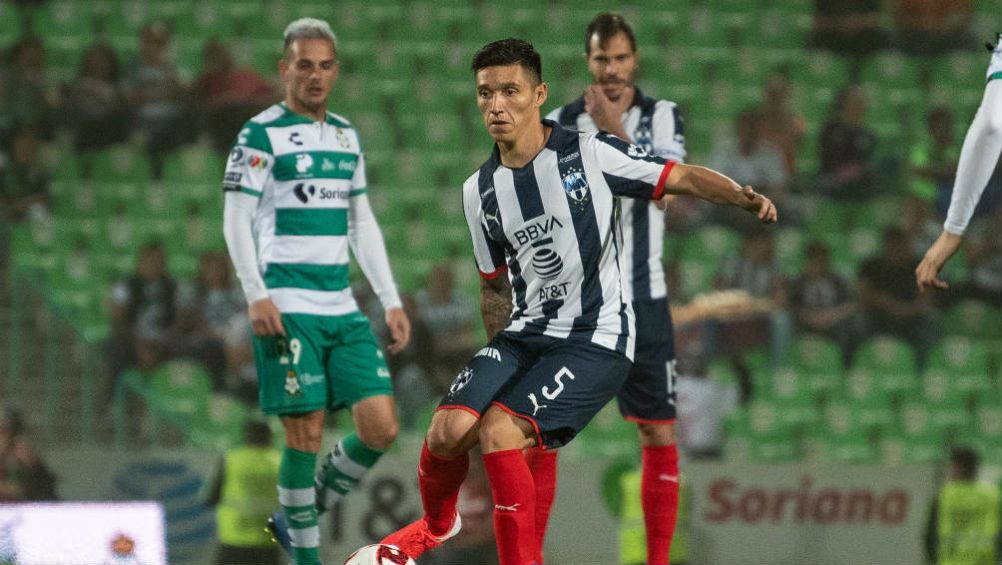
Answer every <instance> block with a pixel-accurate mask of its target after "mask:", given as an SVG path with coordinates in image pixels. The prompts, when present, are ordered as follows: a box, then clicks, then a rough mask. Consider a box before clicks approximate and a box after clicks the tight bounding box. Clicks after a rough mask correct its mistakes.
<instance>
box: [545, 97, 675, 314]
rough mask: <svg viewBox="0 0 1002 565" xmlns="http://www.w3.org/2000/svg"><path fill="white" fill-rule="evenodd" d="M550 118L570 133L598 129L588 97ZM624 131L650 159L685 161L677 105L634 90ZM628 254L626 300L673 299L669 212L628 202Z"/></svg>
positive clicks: (623, 223)
mask: <svg viewBox="0 0 1002 565" xmlns="http://www.w3.org/2000/svg"><path fill="white" fill-rule="evenodd" d="M547 118H549V119H551V120H554V121H556V122H559V123H560V124H561V125H562V126H564V127H567V128H573V129H577V130H578V131H584V132H594V131H597V129H598V128H596V126H595V122H593V121H592V119H591V116H589V115H588V113H587V112H585V105H584V98H583V97H582V98H578V99H577V100H575V101H573V102H571V103H570V104H568V105H566V106H561V107H560V108H557V109H556V110H554V111H552V112H550V113H549V114H548V115H547ZM622 123H623V129H624V130H626V133H627V134H629V135H630V137H631V138H632V139H633V142H634V143H636V144H637V145H639V146H640V147H641V148H643V149H644V150H645V151H647V152H648V153H650V154H651V155H655V156H657V157H662V158H664V159H668V160H671V161H678V162H680V163H681V162H684V160H685V131H684V128H683V124H682V116H681V114H680V113H679V110H678V106H676V105H675V103H674V102H669V101H667V100H655V99H654V98H651V97H649V96H645V95H644V94H643V93H642V92H641V91H640V89H639V88H636V89H634V96H633V104H632V105H631V106H630V109H629V110H627V111H626V112H624V113H623V119H622ZM619 224H620V227H621V229H622V231H623V249H622V256H621V258H620V260H621V265H622V268H623V296H625V297H626V300H631V301H632V300H655V299H658V298H664V297H665V296H667V294H668V290H667V286H666V285H665V275H664V269H663V267H662V266H661V253H662V251H663V248H664V237H665V225H664V212H663V211H661V210H659V209H658V208H657V206H655V205H654V204H653V203H649V202H643V201H640V200H636V201H633V202H624V203H623V213H622V214H621V215H620V221H619Z"/></svg>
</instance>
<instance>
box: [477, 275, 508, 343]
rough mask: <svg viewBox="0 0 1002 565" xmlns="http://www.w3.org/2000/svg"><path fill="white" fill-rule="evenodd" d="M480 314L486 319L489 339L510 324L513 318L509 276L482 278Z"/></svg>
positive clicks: (485, 324)
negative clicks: (509, 321) (510, 319)
mask: <svg viewBox="0 0 1002 565" xmlns="http://www.w3.org/2000/svg"><path fill="white" fill-rule="evenodd" d="M480 315H481V316H482V317H483V319H484V329H485V330H487V340H488V341H490V340H492V339H494V336H495V335H497V334H498V332H500V331H501V330H503V329H504V327H505V326H506V325H508V319H509V318H511V283H510V282H508V277H505V276H500V277H495V278H493V279H480Z"/></svg>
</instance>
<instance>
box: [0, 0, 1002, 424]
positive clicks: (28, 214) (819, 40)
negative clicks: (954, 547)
mask: <svg viewBox="0 0 1002 565" xmlns="http://www.w3.org/2000/svg"><path fill="white" fill-rule="evenodd" d="M815 4H816V8H815V20H814V33H813V35H812V38H811V41H810V44H811V46H812V47H815V48H819V49H827V50H831V51H833V52H835V53H836V54H837V55H838V56H839V57H845V58H846V59H847V60H849V61H852V64H853V68H854V69H856V70H855V71H854V73H855V74H852V75H851V76H853V77H855V78H858V76H857V75H858V69H859V68H860V67H861V65H862V64H864V62H865V61H866V60H867V58H868V57H872V56H873V55H874V53H878V52H879V51H881V50H886V49H901V50H904V51H905V52H906V53H909V54H917V55H922V56H930V55H936V54H941V53H944V52H946V51H949V50H951V49H957V48H969V47H970V45H971V44H972V42H973V40H972V39H971V37H970V35H971V34H970V28H969V26H970V21H971V17H972V11H971V6H970V2H967V1H963V0H951V1H949V2H946V1H930V0H896V1H895V2H893V3H892V4H893V12H892V18H891V20H892V21H893V22H894V25H895V28H894V29H893V30H889V29H887V28H886V27H885V24H884V22H886V21H887V20H888V18H886V17H884V15H882V13H881V12H880V2H878V1H877V0H872V1H871V0H856V1H852V2H849V1H846V2H825V1H818V2H816V3H815ZM136 41H137V48H136V50H135V56H134V57H129V58H124V57H122V56H121V55H120V54H119V53H118V52H117V51H116V49H115V48H113V47H112V45H111V44H110V43H108V42H105V41H104V40H102V39H100V38H98V39H95V40H94V41H93V43H91V44H89V45H88V46H87V47H86V48H85V49H84V50H83V52H82V53H81V54H80V57H79V64H78V68H77V71H76V73H75V76H73V77H72V78H71V79H69V80H67V81H61V82H56V81H53V80H52V79H51V76H52V75H51V73H50V72H49V69H48V67H47V62H46V57H47V54H46V44H45V40H44V39H43V38H42V36H40V35H36V34H32V33H31V30H30V26H28V27H27V28H26V32H25V34H24V35H23V36H22V37H21V38H20V39H18V40H17V41H16V42H15V43H13V44H12V45H10V46H8V47H7V48H6V49H4V50H3V52H2V58H0V211H2V216H3V218H2V221H3V222H6V223H8V224H16V223H21V222H25V221H29V220H30V219H31V218H33V217H39V216H45V215H46V214H47V212H46V209H47V207H48V206H49V204H50V203H49V200H50V198H51V197H50V195H49V190H48V182H49V181H48V178H49V171H48V168H47V166H46V161H45V159H43V154H44V150H45V147H46V144H50V143H52V142H53V141H54V140H55V139H56V138H57V137H59V136H68V137H69V139H70V140H71V146H72V148H73V150H74V151H76V152H77V153H78V154H80V155H87V154H94V153H97V152H100V151H103V150H106V149H107V148H109V147H112V146H115V145H117V144H122V143H128V144H131V145H134V146H139V147H143V148H144V151H145V152H146V153H147V154H148V157H149V161H150V164H151V171H150V174H151V176H152V178H153V179H156V178H159V177H160V176H161V175H162V174H163V163H164V160H165V158H167V157H168V156H169V155H170V154H172V153H173V152H175V151H177V150H178V149H179V148H181V147H183V146H185V145H186V144H189V143H191V142H193V141H195V140H196V139H199V138H201V139H203V140H204V139H208V140H209V142H210V144H211V146H212V147H213V148H214V149H215V150H216V151H218V152H219V153H220V154H224V153H225V152H226V151H227V149H228V148H229V144H230V143H231V141H232V139H233V136H234V134H235V133H236V131H237V130H238V129H239V127H240V125H241V124H242V123H243V122H244V121H245V120H246V119H247V118H249V117H250V116H252V115H253V114H255V113H256V112H257V111H258V110H260V109H262V108H264V107H266V106H267V105H269V104H271V103H273V102H275V101H276V100H277V99H278V98H279V92H280V90H279V88H278V85H277V83H276V78H277V77H273V76H267V77H265V76H260V75H259V74H257V73H256V72H255V71H253V70H250V69H246V68H241V67H239V66H238V65H237V64H236V63H235V62H234V58H233V56H232V55H231V52H230V46H229V45H228V44H227V43H226V42H225V41H221V40H217V39H209V40H207V41H205V43H204V47H203V51H202V67H201V70H200V72H199V73H198V74H197V76H195V77H190V78H189V77H184V76H182V73H181V72H180V71H179V70H178V68H177V66H176V65H175V63H174V62H173V59H172V57H171V54H172V53H173V41H174V38H173V34H172V30H171V27H170V26H169V25H168V24H166V23H162V22H151V23H148V24H146V25H144V26H143V27H142V28H141V31H140V32H139V35H138V37H137V38H136ZM643 47H644V46H641V48H643ZM581 72H584V71H583V67H582V71H581ZM794 75H795V73H794V72H793V69H791V67H790V65H779V66H777V67H776V68H775V70H774V72H772V73H770V74H769V75H768V76H767V78H766V79H765V81H764V83H763V84H762V85H761V93H760V97H759V100H760V101H759V102H758V103H757V104H752V105H749V106H748V107H747V108H745V109H743V110H741V111H740V112H738V113H737V115H735V116H733V119H734V123H733V130H732V132H730V134H729V135H722V136H720V138H719V139H715V140H714V144H713V148H712V151H710V152H709V154H708V155H705V156H700V155H696V158H697V159H698V158H703V159H705V161H706V163H705V164H706V165H708V166H711V167H713V168H715V169H717V170H720V171H722V172H724V173H726V174H728V175H729V176H731V177H732V178H734V179H735V180H736V181H738V182H739V183H741V184H749V185H752V186H754V187H756V188H757V189H758V190H761V191H762V192H764V193H765V194H768V195H769V196H770V197H772V198H773V199H774V200H775V201H776V202H777V205H778V207H779V210H780V217H781V224H780V226H781V230H787V231H786V232H783V231H777V230H769V231H762V230H759V229H756V228H755V227H754V226H753V225H752V223H751V222H749V221H747V220H746V219H745V218H743V217H738V216H734V215H730V214H725V213H722V212H720V211H717V210H711V209H709V208H701V207H698V206H694V205H692V204H691V203H689V202H686V201H684V200H677V201H676V202H674V203H673V204H672V206H671V208H670V211H669V214H668V216H667V220H666V221H667V226H668V230H669V235H668V237H669V241H668V243H667V249H668V251H667V256H666V258H665V259H666V268H667V270H668V274H669V280H670V289H671V290H670V297H671V298H672V300H673V303H674V304H676V305H678V304H681V303H683V302H685V301H688V300H689V299H691V298H692V297H693V296H695V295H696V294H699V293H704V292H707V291H710V290H727V289H739V290H742V291H745V292H747V293H748V295H750V296H752V297H754V298H760V299H767V300H769V301H770V303H771V305H772V307H771V309H770V311H769V312H768V313H767V314H763V315H760V316H759V317H758V318H757V319H752V320H750V321H749V320H745V321H743V322H742V323H743V324H744V325H739V326H736V327H729V326H728V324H726V323H724V324H717V325H716V326H715V327H705V326H704V327H701V328H700V333H701V336H700V338H699V339H700V340H701V344H702V347H701V348H700V349H699V353H696V354H694V355H696V356H699V357H700V359H699V360H698V362H697V363H696V365H697V366H702V367H704V368H705V367H706V366H708V365H709V364H710V363H711V362H712V360H713V359H712V358H713V357H724V358H728V359H733V360H734V361H735V363H737V364H738V366H741V365H742V356H743V355H744V354H745V353H746V352H747V351H750V350H754V349H756V348H765V349H766V350H767V351H768V356H769V362H770V363H771V365H772V366H778V365H780V364H782V363H783V362H784V359H785V357H786V355H787V354H788V351H789V348H790V346H791V343H793V342H794V341H795V340H796V338H797V337H798V336H802V335H807V334H813V335H819V336H823V337H825V338H826V339H830V340H832V341H833V342H835V343H836V344H837V345H838V347H839V348H840V350H841V352H842V358H843V362H844V364H845V366H846V367H849V366H851V364H852V361H853V354H854V352H855V351H856V350H857V349H858V348H859V347H860V345H861V344H863V343H865V342H866V341H867V340H868V339H869V338H870V337H871V336H873V335H877V334H882V335H886V334H889V335H893V336H896V337H899V338H900V339H902V340H905V341H906V342H907V343H909V344H911V345H912V346H913V347H914V351H915V353H916V355H917V356H918V360H919V363H920V365H921V363H922V360H923V357H924V355H925V354H926V353H927V352H929V351H930V349H931V348H932V346H933V344H934V343H935V342H936V340H937V339H938V338H939V335H938V332H939V328H940V325H939V324H938V323H937V321H938V320H939V318H940V317H941V315H942V313H943V311H944V309H945V308H949V307H951V306H953V305H954V304H956V303H958V302H959V301H962V300H968V299H971V300H979V301H982V302H983V303H985V304H987V305H990V306H991V307H994V308H1000V307H1002V207H1000V206H999V205H998V202H999V199H1000V198H999V193H1000V191H999V189H998V186H997V185H998V184H999V177H998V175H997V176H996V178H995V179H993V181H992V185H993V186H992V187H991V188H990V189H989V191H988V193H987V195H986V197H985V198H984V199H983V204H982V206H981V209H980V210H979V212H978V214H977V217H976V220H975V222H974V224H973V225H972V227H971V229H970V232H969V237H968V238H967V243H966V247H965V249H964V255H965V258H966V265H967V267H966V268H965V269H962V270H960V271H959V272H958V274H957V275H956V277H959V278H954V279H953V281H952V282H953V286H952V287H951V289H950V291H949V292H948V293H943V294H941V295H938V296H933V295H930V294H920V293H918V292H917V290H916V287H915V283H914V278H913V274H912V271H913V269H914V267H915V265H916V264H917V262H918V259H919V257H920V255H921V253H922V252H923V251H924V249H926V248H927V247H928V245H929V243H930V242H931V241H932V239H933V238H935V236H936V235H937V234H938V232H939V230H940V226H941V223H942V220H943V216H944V214H945V211H946V207H947V206H948V204H949V199H950V193H951V190H952V180H953V172H954V170H955V168H956V163H957V158H958V155H959V148H960V141H961V140H960V139H959V135H958V132H962V131H963V128H964V126H965V124H966V122H967V120H968V119H969V116H966V115H965V116H957V115H955V114H954V113H953V111H952V110H951V109H950V108H948V107H945V106H937V107H931V108H929V109H928V112H927V115H926V117H925V126H926V127H925V130H924V131H921V132H919V133H918V134H917V135H915V136H913V138H912V139H910V141H909V143H908V145H907V146H894V147H890V148H889V147H888V143H887V140H883V139H881V137H880V136H879V135H878V134H877V133H876V131H875V130H874V129H873V128H872V127H871V125H870V118H871V116H870V102H871V101H870V100H869V99H868V95H867V90H866V89H864V88H862V87H861V86H860V84H858V83H856V82H851V83H849V84H846V85H844V86H842V87H841V88H839V89H838V92H837V94H836V95H835V96H834V98H833V99H832V102H831V106H830V109H829V111H828V113H827V116H826V118H825V120H824V123H822V124H820V125H819V127H815V128H809V127H808V123H809V121H808V119H807V118H805V116H804V115H803V113H802V112H801V111H799V110H798V108H797V96H796V91H797V89H798V88H801V87H802V85H800V84H798V83H797V82H796V81H795V80H794V79H793V78H792V77H793V76H794ZM833 86H838V85H833ZM916 86H920V85H916ZM653 94H655V95H656V96H658V97H664V98H668V99H672V92H653ZM552 102H553V103H555V104H556V103H563V102H565V101H559V100H555V101H552ZM471 104H472V102H471ZM972 110H973V109H972ZM682 112H683V115H684V113H685V108H684V107H683V108H682ZM811 129H813V130H814V131H813V132H811ZM365 133H366V132H365V131H363V132H362V135H363V137H364V136H365ZM811 137H814V138H815V139H814V141H813V143H811V142H810V140H809V138H811ZM805 144H806V145H807V146H813V147H816V148H817V149H816V154H815V155H809V156H808V158H807V159H806V161H807V164H805V163H804V162H803V161H801V159H803V158H804V155H805V151H804V149H803V148H804V146H805ZM81 162H82V163H84V164H86V163H87V161H86V160H82V161H81ZM696 162H697V164H698V161H696ZM815 165H816V166H815ZM81 174H82V176H84V177H87V176H88V174H89V173H88V171H87V170H86V167H85V169H84V170H83V171H81ZM887 202H890V206H886V204H887ZM877 204H880V205H881V206H883V207H882V208H878V207H877ZM825 222H827V223H825ZM713 226H720V227H722V228H723V229H725V230H726V231H727V232H728V234H729V235H728V237H729V238H731V239H733V240H734V241H736V242H737V244H736V245H735V246H733V248H731V249H729V250H728V253H726V254H723V256H722V258H721V261H720V262H719V263H715V264H712V265H710V268H711V269H712V272H711V273H709V277H707V278H706V280H697V279H696V278H694V277H689V276H688V272H687V271H686V269H685V258H684V257H682V254H681V253H680V252H679V250H680V249H681V248H682V247H683V245H682V243H680V242H684V241H685V240H686V239H687V238H688V239H691V237H692V234H694V233H696V232H698V231H699V230H703V229H705V228H707V227H713ZM819 226H822V227H823V228H824V229H819ZM850 228H865V229H868V230H869V231H868V232H867V233H868V234H869V235H870V239H869V240H867V241H864V242H862V246H863V249H864V251H865V252H864V253H863V254H862V257H861V260H858V261H855V260H854V261H846V260H845V258H844V257H842V256H840V255H839V254H840V253H842V251H843V249H844V248H845V239H846V237H847V234H848V230H849V229H850ZM791 232H792V233H794V235H795V239H796V240H797V246H798V249H800V250H801V251H798V253H799V254H801V255H802V257H803V259H802V260H794V261H785V260H782V257H781V256H780V255H781V252H780V251H781V250H780V248H779V243H780V242H779V241H778V240H779V238H780V237H785V236H786V235H790V233H791ZM167 253H168V252H167V250H166V248H165V246H164V245H163V244H162V243H160V242H156V241H152V242H150V243H148V244H147V245H144V246H143V247H142V249H141V250H140V251H139V253H138V255H137V257H136V262H135V267H134V271H133V272H132V273H131V274H129V275H128V276H127V277H125V278H123V279H122V280H120V281H118V282H117V283H115V284H114V285H113V287H112V288H111V291H110V294H109V301H108V302H109V303H108V316H109V318H110V319H111V321H112V329H111V337H110V339H109V342H108V345H107V358H108V366H109V371H108V375H109V382H108V383H107V386H108V387H111V386H113V383H114V379H116V378H117V375H119V374H120V373H121V372H122V371H125V370H127V369H129V368H133V367H138V368H139V369H141V370H148V369H150V368H152V367H155V366H156V365H157V364H158V363H160V362H162V361H163V360H164V359H167V358H171V357H190V358H194V359H197V360H199V361H201V362H202V363H203V364H204V365H205V367H206V368H207V370H208V371H209V372H210V373H211V375H212V377H213V382H214V386H215V387H216V389H217V390H220V391H225V392H230V393H232V394H234V395H236V396H238V397H240V398H243V399H245V400H246V401H247V402H249V403H254V402H255V400H256V393H255V381H256V378H255V375H254V370H253V361H252V355H251V353H250V349H249V340H248V339H247V336H248V329H247V322H246V312H245V310H246V306H245V304H244V301H243V297H242V295H241V293H240V292H239V287H238V286H237V285H236V284H235V281H234V279H233V275H232V273H231V269H230V266H229V261H228V258H227V256H226V254H225V250H222V249H219V250H216V251H211V252H207V253H205V254H203V255H202V256H201V257H199V259H198V269H197V274H196V276H195V277H194V278H193V279H192V280H179V279H178V277H176V276H174V275H172V273H171V272H170V269H169V268H168V265H169V264H170V260H169V258H168V257H167ZM0 255H4V256H5V255H6V252H5V253H2V254H0ZM459 255H462V253H459ZM857 255H858V254H857ZM472 268H473V266H472V265H471V264H470V262H469V261H466V260H465V259H463V258H461V257H460V258H456V257H453V258H452V259H450V260H446V261H442V262H441V263H439V264H436V265H435V266H434V268H433V269H432V270H431V271H430V273H429V274H428V276H427V279H426V284H425V285H424V287H423V288H422V289H421V290H419V291H417V292H414V293H411V294H409V295H407V296H406V306H407V308H408V310H409V314H410V316H411V319H412V320H415V321H416V328H415V344H414V345H413V346H412V347H411V348H410V349H409V350H408V351H407V352H405V353H404V354H403V355H401V356H398V357H395V358H392V359H390V363H391V369H393V374H394V375H395V376H396V378H397V379H398V380H399V381H400V382H401V384H405V385H406V386H399V387H398V390H399V391H400V394H401V404H402V405H403V406H404V408H405V414H404V417H405V420H406V419H408V418H411V419H413V418H416V417H417V414H418V412H419V409H417V408H415V410H414V411H412V412H411V411H408V407H409V406H412V407H419V406H424V405H426V404H427V402H428V399H429V398H434V397H435V396H437V395H438V394H440V393H441V392H442V391H443V390H444V389H445V388H446V387H447V386H448V383H449V381H450V380H451V379H452V377H453V375H454V373H455V371H456V370H457V369H458V368H459V367H460V366H461V364H462V363H463V361H464V360H465V359H466V358H467V357H468V356H469V355H470V354H471V352H473V351H475V350H476V347H477V345H478V343H479V342H480V340H481V339H482V337H481V335H482V334H481V333H480V330H479V327H480V322H479V320H478V318H477V303H476V299H475V296H473V295H471V294H470V293H469V292H463V291H461V290H459V288H458V287H459V286H460V285H457V284H456V276H457V273H459V272H460V270H461V269H472ZM706 282H709V284H708V285H707V284H705V283H706ZM357 290H358V292H357V295H358V297H359V302H360V304H361V306H362V307H363V309H365V310H366V312H367V313H368V314H369V315H370V319H371V320H373V324H374V326H376V327H377V331H382V329H383V328H381V320H382V315H381V313H380V312H379V311H378V304H377V302H375V301H373V300H372V298H371V293H369V292H368V290H367V289H366V288H365V287H364V281H361V282H360V283H359V285H358V289H357ZM710 326H713V324H710ZM684 330H685V328H683V331H684ZM384 333H385V332H384ZM709 352H713V355H710V354H709Z"/></svg>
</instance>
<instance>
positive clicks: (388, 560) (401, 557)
mask: <svg viewBox="0 0 1002 565" xmlns="http://www.w3.org/2000/svg"><path fill="white" fill-rule="evenodd" d="M344 565H416V564H415V563H414V560H413V559H411V558H410V557H407V554H406V553H404V552H403V551H400V550H399V549H397V546H395V545H382V544H378V543H377V544H373V545H367V546H365V547H363V548H361V549H359V550H357V551H356V552H355V553H352V554H351V555H349V556H348V560H347V561H345V562H344Z"/></svg>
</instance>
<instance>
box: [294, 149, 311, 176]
mask: <svg viewBox="0 0 1002 565" xmlns="http://www.w3.org/2000/svg"><path fill="white" fill-rule="evenodd" d="M312 167H313V157H312V156H311V155H310V154H309V153H300V154H298V155H296V172H297V173H299V174H301V175H305V174H306V173H308V172H309V171H310V169H311V168H312Z"/></svg>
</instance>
